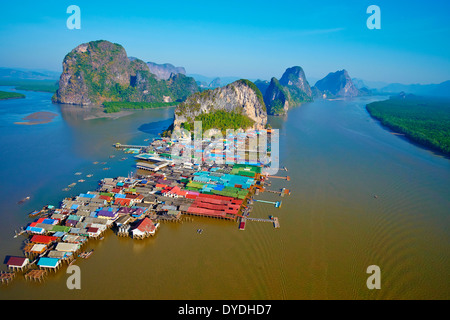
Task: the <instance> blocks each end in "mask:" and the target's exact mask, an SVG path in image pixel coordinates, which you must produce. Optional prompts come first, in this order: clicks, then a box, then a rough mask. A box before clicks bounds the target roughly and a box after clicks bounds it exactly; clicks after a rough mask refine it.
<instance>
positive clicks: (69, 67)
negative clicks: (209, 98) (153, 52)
mask: <svg viewBox="0 0 450 320" xmlns="http://www.w3.org/2000/svg"><path fill="white" fill-rule="evenodd" d="M187 78H188V77H185V76H180V77H176V76H175V77H173V78H171V79H169V80H167V81H165V80H157V78H156V76H155V75H153V74H152V73H151V72H150V70H149V68H148V65H147V64H146V63H145V62H143V61H142V60H139V59H136V58H132V59H129V58H128V57H127V53H126V51H125V49H124V48H123V47H122V46H121V45H120V44H116V43H111V42H109V41H105V40H99V41H91V42H89V43H83V44H81V45H79V46H77V47H76V48H75V49H73V50H72V51H71V52H70V53H68V54H67V55H66V56H65V58H64V61H63V72H62V74H61V77H60V80H59V89H58V91H57V92H56V94H55V96H54V97H53V101H54V102H57V103H67V104H76V105H89V104H101V103H103V102H105V101H131V102H163V101H176V100H181V99H185V98H186V97H187V96H188V95H189V94H191V93H193V92H197V91H198V87H197V85H196V84H195V81H194V79H192V78H188V79H187ZM192 82H193V84H192Z"/></svg>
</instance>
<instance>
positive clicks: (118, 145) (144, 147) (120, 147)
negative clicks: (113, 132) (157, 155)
mask: <svg viewBox="0 0 450 320" xmlns="http://www.w3.org/2000/svg"><path fill="white" fill-rule="evenodd" d="M114 147H115V148H116V149H147V148H148V146H136V145H132V144H121V143H116V144H114Z"/></svg>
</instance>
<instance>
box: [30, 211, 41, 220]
mask: <svg viewBox="0 0 450 320" xmlns="http://www.w3.org/2000/svg"><path fill="white" fill-rule="evenodd" d="M40 213H41V211H40V210H34V211H33V212H30V213H29V214H28V216H29V217H30V218H32V217H36V216H38V215H39V214H40Z"/></svg>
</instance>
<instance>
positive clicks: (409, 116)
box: [366, 96, 450, 154]
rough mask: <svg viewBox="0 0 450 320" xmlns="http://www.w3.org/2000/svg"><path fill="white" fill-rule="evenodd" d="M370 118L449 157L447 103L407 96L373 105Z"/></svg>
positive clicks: (441, 100) (448, 111) (448, 104)
mask: <svg viewBox="0 0 450 320" xmlns="http://www.w3.org/2000/svg"><path fill="white" fill-rule="evenodd" d="M366 108H367V111H368V112H369V113H370V115H371V116H372V117H374V118H376V119H378V120H380V122H381V123H382V124H383V125H384V126H386V127H389V128H391V129H392V130H394V131H396V132H399V133H403V134H404V135H405V136H406V137H408V138H410V139H411V140H413V141H415V142H417V143H419V144H421V145H424V146H426V147H429V148H432V149H435V150H439V151H441V152H443V153H446V154H450V100H448V99H446V100H444V99H438V98H430V97H427V98H425V97H418V96H406V97H391V98H390V99H389V100H385V101H377V102H372V103H370V104H368V105H367V106H366Z"/></svg>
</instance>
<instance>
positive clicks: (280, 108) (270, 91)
mask: <svg viewBox="0 0 450 320" xmlns="http://www.w3.org/2000/svg"><path fill="white" fill-rule="evenodd" d="M312 96H313V95H312V90H311V87H310V86H309V83H308V81H307V80H306V76H305V72H304V71H303V69H302V68H301V67H299V66H295V67H291V68H288V69H286V71H285V72H284V73H283V75H282V76H281V79H280V80H279V81H278V79H276V78H275V77H273V78H272V79H271V81H270V84H269V86H268V87H267V89H266V90H265V94H264V103H265V104H266V107H267V113H268V114H270V115H282V114H286V113H287V111H288V110H289V108H290V107H291V106H294V105H299V104H301V103H303V102H308V101H312Z"/></svg>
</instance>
